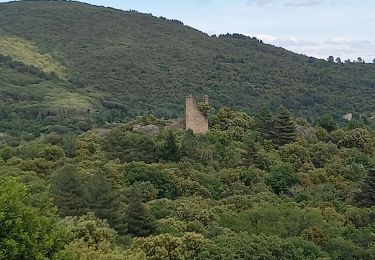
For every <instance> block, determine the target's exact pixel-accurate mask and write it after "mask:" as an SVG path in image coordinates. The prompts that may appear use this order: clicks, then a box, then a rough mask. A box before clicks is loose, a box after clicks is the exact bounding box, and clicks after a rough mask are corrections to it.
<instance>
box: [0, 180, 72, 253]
mask: <svg viewBox="0 0 375 260" xmlns="http://www.w3.org/2000/svg"><path fill="white" fill-rule="evenodd" d="M36 204H37V205H40V206H37V207H33V206H32V201H31V199H30V197H29V192H28V190H27V188H26V186H25V185H23V184H20V183H19V182H18V181H17V180H16V179H15V178H0V258H1V259H9V260H12V259H53V258H54V255H55V254H56V253H58V252H59V251H61V250H63V248H64V244H65V241H66V240H67V237H68V235H69V232H68V231H67V230H66V229H65V228H64V227H63V226H61V225H59V224H58V222H57V217H56V216H55V213H54V210H53V208H52V207H51V206H50V205H49V204H48V203H47V204H46V202H45V201H38V202H37V203H36Z"/></svg>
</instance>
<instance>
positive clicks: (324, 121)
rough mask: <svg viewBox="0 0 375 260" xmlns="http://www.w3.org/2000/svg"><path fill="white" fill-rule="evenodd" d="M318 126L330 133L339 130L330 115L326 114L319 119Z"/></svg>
mask: <svg viewBox="0 0 375 260" xmlns="http://www.w3.org/2000/svg"><path fill="white" fill-rule="evenodd" d="M318 125H319V126H320V127H322V128H324V129H325V130H327V131H328V132H332V131H335V130H336V129H337V123H336V121H335V120H334V119H333V117H332V115H330V114H324V115H323V116H322V117H320V118H319V119H318Z"/></svg>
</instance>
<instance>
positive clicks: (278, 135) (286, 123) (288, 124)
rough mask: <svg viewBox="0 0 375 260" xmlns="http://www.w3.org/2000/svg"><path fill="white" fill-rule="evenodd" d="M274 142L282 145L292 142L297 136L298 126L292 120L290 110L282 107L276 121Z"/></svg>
mask: <svg viewBox="0 0 375 260" xmlns="http://www.w3.org/2000/svg"><path fill="white" fill-rule="evenodd" d="M274 129H275V130H274V131H275V135H274V139H273V141H274V143H275V144H277V145H279V146H282V145H285V144H288V143H291V142H292V141H294V140H295V137H296V127H295V125H294V123H293V121H292V118H291V114H290V112H289V111H288V110H287V109H286V108H284V107H281V108H280V109H279V111H278V114H277V116H276V118H275V122H274Z"/></svg>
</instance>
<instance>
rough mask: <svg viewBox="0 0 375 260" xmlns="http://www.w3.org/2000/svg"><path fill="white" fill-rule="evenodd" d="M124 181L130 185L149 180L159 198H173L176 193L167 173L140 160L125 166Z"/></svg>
mask: <svg viewBox="0 0 375 260" xmlns="http://www.w3.org/2000/svg"><path fill="white" fill-rule="evenodd" d="M124 181H125V183H127V184H130V185H131V184H134V183H136V182H147V181H149V182H150V183H151V184H153V185H154V186H155V188H156V189H158V191H159V193H158V195H159V198H173V197H174V196H175V194H176V186H175V184H174V182H173V180H172V178H171V177H170V176H169V175H168V174H166V173H164V172H162V171H159V170H157V169H155V168H154V167H152V166H149V165H147V164H145V163H142V162H132V163H129V164H127V165H126V166H125V169H124Z"/></svg>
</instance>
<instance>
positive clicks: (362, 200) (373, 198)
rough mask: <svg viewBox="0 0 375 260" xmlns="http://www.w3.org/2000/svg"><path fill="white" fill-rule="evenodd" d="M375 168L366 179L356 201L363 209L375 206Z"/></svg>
mask: <svg viewBox="0 0 375 260" xmlns="http://www.w3.org/2000/svg"><path fill="white" fill-rule="evenodd" d="M374 190H375V168H374V169H371V170H369V172H368V174H367V176H366V178H365V179H364V181H363V183H362V186H361V192H359V193H357V195H356V196H355V198H354V200H355V202H356V204H357V205H359V206H361V207H372V206H375V193H374Z"/></svg>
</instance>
